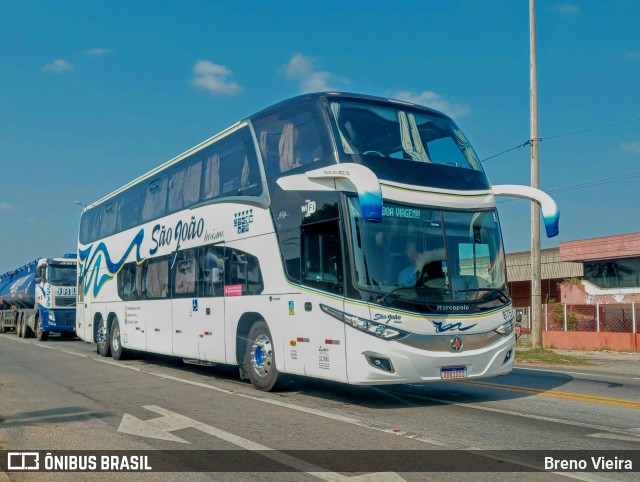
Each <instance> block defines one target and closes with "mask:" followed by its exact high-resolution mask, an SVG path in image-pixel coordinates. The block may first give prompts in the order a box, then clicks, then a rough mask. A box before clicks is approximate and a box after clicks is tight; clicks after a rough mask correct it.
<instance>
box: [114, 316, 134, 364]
mask: <svg viewBox="0 0 640 482" xmlns="http://www.w3.org/2000/svg"><path fill="white" fill-rule="evenodd" d="M109 344H110V345H111V356H112V357H113V359H114V360H124V359H125V358H127V355H128V354H129V350H127V349H126V348H123V346H122V340H121V338H120V324H119V323H118V318H114V319H113V322H112V323H111V334H110V335H109Z"/></svg>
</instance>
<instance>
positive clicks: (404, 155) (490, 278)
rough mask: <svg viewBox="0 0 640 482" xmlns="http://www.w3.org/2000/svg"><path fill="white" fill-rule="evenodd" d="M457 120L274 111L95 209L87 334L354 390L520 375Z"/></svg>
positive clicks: (101, 346) (275, 379)
mask: <svg viewBox="0 0 640 482" xmlns="http://www.w3.org/2000/svg"><path fill="white" fill-rule="evenodd" d="M500 195H509V196H518V197H525V198H529V199H532V200H534V201H535V202H538V203H539V204H540V205H541V206H542V211H543V215H544V221H545V225H546V228H547V234H548V235H550V236H553V235H555V234H557V231H558V217H559V216H558V211H557V208H556V205H555V203H554V202H553V200H552V199H551V198H550V197H549V196H547V195H546V194H544V193H543V192H541V191H539V190H536V189H533V188H530V187H526V186H493V187H492V186H490V185H489V183H488V181H487V178H486V177H485V174H484V172H483V170H482V168H481V165H480V162H479V160H478V157H477V156H476V154H475V152H474V150H473V148H472V147H471V145H470V143H469V141H468V140H467V139H466V137H465V136H464V134H463V133H462V132H461V131H460V129H459V128H458V127H457V126H456V124H455V123H454V122H453V121H452V120H451V119H450V118H448V117H447V116H445V115H444V114H442V113H440V112H437V111H434V110H431V109H428V108H425V107H420V106H417V105H413V104H410V103H406V102H400V101H394V100H389V99H381V98H376V97H370V96H364V95H356V94H344V93H320V94H309V95H304V96H300V97H297V98H294V99H290V100H287V101H284V102H281V103H279V104H277V105H275V106H272V107H269V108H267V109H265V110H263V111H261V112H259V113H257V114H255V115H253V116H251V117H249V118H247V119H246V120H243V121H241V122H239V123H237V124H234V125H233V126H231V127H230V128H228V129H226V130H225V131H223V132H221V133H220V134H218V135H216V136H214V137H212V138H210V139H208V140H207V141H205V142H203V143H202V144H200V145H198V146H196V147H194V148H193V149H190V150H189V151H187V152H185V153H184V154H181V155H180V156H178V157H176V158H174V159H172V160H170V161H169V162H166V163H165V164H163V165H161V166H160V167H158V168H156V169H154V170H152V171H151V172H149V173H148V174H145V175H144V176H142V177H140V178H138V179H136V180H135V181H133V182H131V183H129V184H127V185H126V186H124V187H122V188H120V189H118V190H117V191H115V192H113V193H112V194H109V195H108V196H106V197H104V198H103V199H100V200H99V201H97V202H95V203H93V204H91V205H90V206H88V207H87V208H86V209H85V210H84V211H83V214H82V218H81V223H80V233H79V244H78V265H79V289H78V293H79V295H78V305H77V314H78V315H77V318H78V322H77V333H78V335H79V336H80V337H81V338H83V339H84V340H85V341H88V342H94V343H97V349H98V352H99V353H100V354H101V355H103V356H109V355H111V356H113V358H115V359H120V358H122V357H124V356H125V355H127V354H131V352H132V350H133V351H142V352H151V353H158V354H165V355H172V356H176V357H182V358H185V359H188V360H189V361H192V362H195V363H204V364H209V363H222V364H230V365H237V366H239V368H240V375H241V377H243V378H246V377H248V378H249V379H250V380H251V382H252V384H253V385H254V386H255V387H256V388H258V389H260V390H271V389H273V388H274V387H276V386H277V385H278V384H279V382H281V381H282V379H283V376H284V375H285V374H295V375H306V376H310V377H317V378H322V379H327V380H335V381H339V382H345V383H350V384H358V385H364V384H389V383H418V382H428V381H433V380H442V379H450V378H466V377H468V378H479V377H490V376H495V375H500V374H505V373H508V372H509V371H510V370H511V368H512V365H513V359H514V347H515V335H514V321H513V313H512V309H511V301H510V300H509V295H508V293H507V279H506V267H505V261H504V251H503V245H502V239H501V232H500V225H499V222H498V213H497V211H496V207H495V198H496V196H500Z"/></svg>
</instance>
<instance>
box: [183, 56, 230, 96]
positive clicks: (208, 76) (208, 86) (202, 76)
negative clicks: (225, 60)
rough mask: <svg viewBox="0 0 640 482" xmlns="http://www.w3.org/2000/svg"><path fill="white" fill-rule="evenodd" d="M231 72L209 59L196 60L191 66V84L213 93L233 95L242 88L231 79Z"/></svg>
mask: <svg viewBox="0 0 640 482" xmlns="http://www.w3.org/2000/svg"><path fill="white" fill-rule="evenodd" d="M232 77H233V72H231V70H230V69H228V68H227V67H225V66H224V65H217V64H214V63H213V62H211V61H209V60H198V61H197V62H196V64H195V65H194V66H193V80H192V81H191V83H192V85H193V86H194V87H196V88H198V89H204V90H207V91H209V92H213V93H214V94H226V95H234V94H237V93H239V92H240V91H241V90H242V88H241V87H240V85H238V83H236V82H235V81H233V80H231V78H232Z"/></svg>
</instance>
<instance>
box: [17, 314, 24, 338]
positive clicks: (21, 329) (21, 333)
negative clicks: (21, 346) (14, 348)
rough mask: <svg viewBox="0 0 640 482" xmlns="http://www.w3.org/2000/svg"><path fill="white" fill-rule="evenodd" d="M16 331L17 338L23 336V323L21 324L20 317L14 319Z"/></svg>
mask: <svg viewBox="0 0 640 482" xmlns="http://www.w3.org/2000/svg"><path fill="white" fill-rule="evenodd" d="M16 333H17V334H18V338H22V337H23V336H24V325H23V324H22V319H18V320H16Z"/></svg>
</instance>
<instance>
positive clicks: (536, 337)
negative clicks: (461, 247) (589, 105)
mask: <svg viewBox="0 0 640 482" xmlns="http://www.w3.org/2000/svg"><path fill="white" fill-rule="evenodd" d="M529 58H530V64H529V73H530V83H531V99H530V100H531V138H530V143H531V187H535V188H539V187H540V173H539V166H538V144H539V138H538V67H537V61H536V7H535V0H529ZM541 278H542V265H541V263H540V206H538V203H535V202H532V203H531V338H532V346H533V348H542V287H541Z"/></svg>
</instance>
